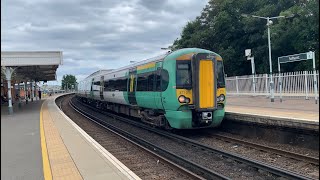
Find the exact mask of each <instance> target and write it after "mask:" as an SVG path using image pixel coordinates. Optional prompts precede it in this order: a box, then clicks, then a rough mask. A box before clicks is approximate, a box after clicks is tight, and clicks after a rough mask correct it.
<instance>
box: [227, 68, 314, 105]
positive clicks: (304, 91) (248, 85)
mask: <svg viewBox="0 0 320 180" xmlns="http://www.w3.org/2000/svg"><path fill="white" fill-rule="evenodd" d="M254 80H255V85H256V86H255V91H254V88H253V76H252V75H245V76H234V77H227V78H226V88H227V94H234V95H264V96H270V76H269V75H268V74H256V75H255V76H254ZM279 80H281V82H282V91H281V94H282V96H294V97H305V98H306V99H308V98H309V97H316V96H317V97H319V83H318V82H319V71H317V72H316V80H317V82H316V85H317V88H318V92H317V94H315V89H314V74H313V71H297V72H287V73H280V74H273V82H274V95H275V96H280V86H279Z"/></svg>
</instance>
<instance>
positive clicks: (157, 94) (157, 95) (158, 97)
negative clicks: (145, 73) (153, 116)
mask: <svg viewBox="0 0 320 180" xmlns="http://www.w3.org/2000/svg"><path fill="white" fill-rule="evenodd" d="M161 73H162V62H157V64H156V71H155V77H154V86H155V87H154V101H155V104H156V107H157V109H164V108H163V104H162V88H161V87H162V86H161V83H162V77H161Z"/></svg>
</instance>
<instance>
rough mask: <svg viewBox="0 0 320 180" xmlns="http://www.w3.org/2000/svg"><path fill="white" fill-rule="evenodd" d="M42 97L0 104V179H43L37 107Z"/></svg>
mask: <svg viewBox="0 0 320 180" xmlns="http://www.w3.org/2000/svg"><path fill="white" fill-rule="evenodd" d="M43 101H44V100H41V101H33V102H29V104H24V103H23V104H22V107H21V108H20V109H19V108H18V107H17V104H15V105H14V106H13V110H14V114H12V115H8V108H7V107H6V106H1V179H10V180H11V179H12V180H13V179H43V168H42V156H41V145H40V131H39V128H40V125H39V118H40V114H39V112H40V108H41V105H42V103H43Z"/></svg>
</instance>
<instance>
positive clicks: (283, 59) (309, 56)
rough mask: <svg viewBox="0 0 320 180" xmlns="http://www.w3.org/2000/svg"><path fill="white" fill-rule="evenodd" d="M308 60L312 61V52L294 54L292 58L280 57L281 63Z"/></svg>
mask: <svg viewBox="0 0 320 180" xmlns="http://www.w3.org/2000/svg"><path fill="white" fill-rule="evenodd" d="M307 59H312V52H307V53H301V54H294V55H290V56H282V57H279V62H280V63H286V62H294V61H302V60H307Z"/></svg>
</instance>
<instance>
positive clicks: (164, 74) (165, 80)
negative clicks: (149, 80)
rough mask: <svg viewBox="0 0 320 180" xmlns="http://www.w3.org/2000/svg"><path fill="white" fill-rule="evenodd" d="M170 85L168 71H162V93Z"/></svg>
mask: <svg viewBox="0 0 320 180" xmlns="http://www.w3.org/2000/svg"><path fill="white" fill-rule="evenodd" d="M168 85H169V73H168V71H167V70H165V69H162V71H161V91H165V90H166V89H167V88H168Z"/></svg>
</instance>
